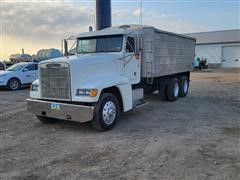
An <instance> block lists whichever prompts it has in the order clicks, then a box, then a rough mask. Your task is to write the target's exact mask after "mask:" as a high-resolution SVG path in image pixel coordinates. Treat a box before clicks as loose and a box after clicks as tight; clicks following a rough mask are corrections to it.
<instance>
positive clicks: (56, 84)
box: [40, 63, 70, 100]
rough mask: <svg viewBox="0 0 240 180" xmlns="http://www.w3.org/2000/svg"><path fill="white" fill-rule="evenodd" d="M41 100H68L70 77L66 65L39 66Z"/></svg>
mask: <svg viewBox="0 0 240 180" xmlns="http://www.w3.org/2000/svg"><path fill="white" fill-rule="evenodd" d="M40 81H41V94H42V98H46V99H59V100H70V77H69V66H68V64H67V63H48V64H41V65H40Z"/></svg>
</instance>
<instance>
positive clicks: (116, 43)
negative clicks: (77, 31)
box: [77, 35, 123, 54]
mask: <svg viewBox="0 0 240 180" xmlns="http://www.w3.org/2000/svg"><path fill="white" fill-rule="evenodd" d="M77 41H78V42H77V53H80V54H81V53H95V52H120V51H121V50H122V43H123V36H122V35H111V36H97V37H86V38H79V39H78V40H77Z"/></svg>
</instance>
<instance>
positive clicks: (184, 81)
mask: <svg viewBox="0 0 240 180" xmlns="http://www.w3.org/2000/svg"><path fill="white" fill-rule="evenodd" d="M188 88H189V78H188V77H187V76H181V77H180V78H179V79H177V78H171V79H170V82H169V83H168V84H167V86H166V87H165V89H164V94H165V96H166V99H167V100H168V101H176V100H177V99H178V97H185V96H186V95H187V94H188Z"/></svg>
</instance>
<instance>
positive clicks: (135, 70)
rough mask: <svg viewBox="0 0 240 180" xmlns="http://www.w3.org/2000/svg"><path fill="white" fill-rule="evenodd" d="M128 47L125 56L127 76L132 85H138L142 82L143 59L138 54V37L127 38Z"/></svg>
mask: <svg viewBox="0 0 240 180" xmlns="http://www.w3.org/2000/svg"><path fill="white" fill-rule="evenodd" d="M125 42H126V47H125V56H124V70H125V76H126V77H128V79H129V80H130V82H131V84H137V83H139V82H140V72H141V59H140V54H138V53H137V49H136V48H137V47H138V46H136V43H138V41H137V37H136V36H127V37H126V41H125Z"/></svg>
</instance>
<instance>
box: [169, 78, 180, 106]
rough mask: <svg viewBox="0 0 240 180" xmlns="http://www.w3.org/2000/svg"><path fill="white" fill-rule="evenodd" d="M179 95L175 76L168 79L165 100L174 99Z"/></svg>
mask: <svg viewBox="0 0 240 180" xmlns="http://www.w3.org/2000/svg"><path fill="white" fill-rule="evenodd" d="M178 96H179V81H178V79H176V78H172V79H170V82H169V84H168V86H167V100H168V101H176V100H177V99H178Z"/></svg>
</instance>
